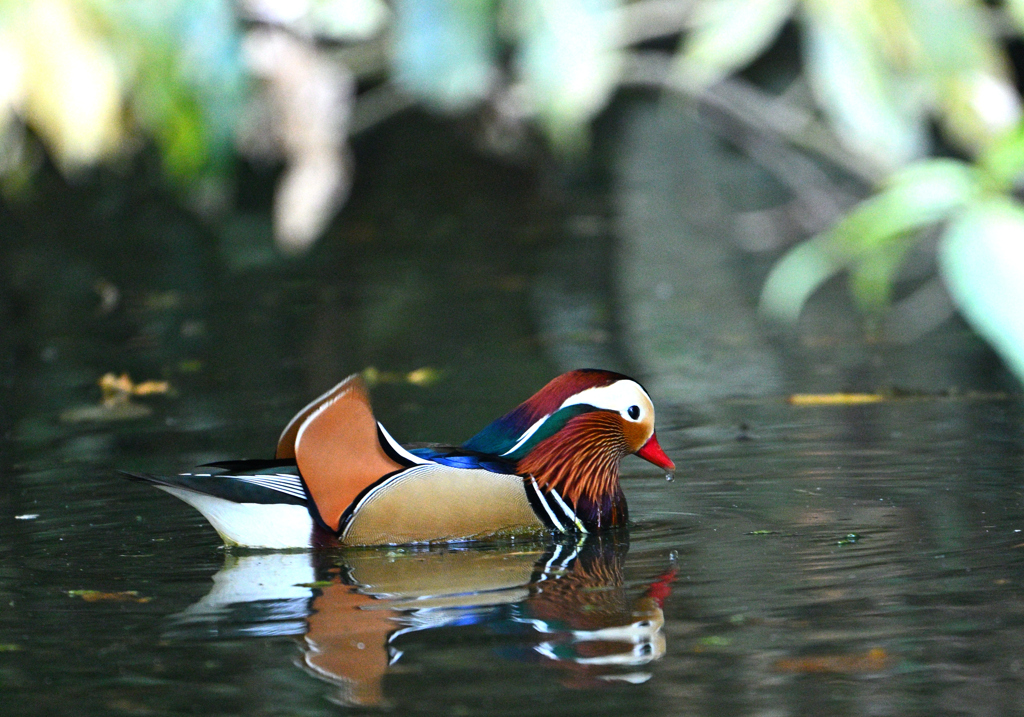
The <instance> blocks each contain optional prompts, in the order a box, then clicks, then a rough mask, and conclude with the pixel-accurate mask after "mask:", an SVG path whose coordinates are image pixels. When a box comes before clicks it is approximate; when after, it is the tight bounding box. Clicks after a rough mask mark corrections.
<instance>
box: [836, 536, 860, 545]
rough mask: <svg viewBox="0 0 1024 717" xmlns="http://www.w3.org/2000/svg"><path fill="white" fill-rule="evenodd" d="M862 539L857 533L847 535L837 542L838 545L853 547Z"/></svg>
mask: <svg viewBox="0 0 1024 717" xmlns="http://www.w3.org/2000/svg"><path fill="white" fill-rule="evenodd" d="M860 539H861V536H860V535H858V534H857V533H847V534H846V536H845V537H843V538H840V539H839V540H837V541H836V545H853V544H854V543H856V542H858V541H859V540H860Z"/></svg>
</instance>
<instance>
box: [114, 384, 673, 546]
mask: <svg viewBox="0 0 1024 717" xmlns="http://www.w3.org/2000/svg"><path fill="white" fill-rule="evenodd" d="M630 454H635V455H638V456H640V457H641V458H644V459H646V460H648V461H650V462H651V463H653V464H654V465H656V466H658V467H660V468H662V469H664V470H667V471H671V470H673V469H674V468H675V465H674V464H673V462H672V461H671V460H670V459H669V457H668V456H667V455H665V452H664V451H663V450H662V448H661V446H660V445H659V443H658V439H657V437H656V435H655V432H654V405H653V403H652V402H651V398H650V396H648V394H647V392H646V391H645V390H644V389H643V387H641V386H640V384H639V383H637V382H636V381H634V380H632V379H631V378H629V377H627V376H623V375H622V374H618V373H613V372H611V371H603V370H597V369H580V370H576V371H570V372H569V373H566V374H563V375H561V376H559V377H557V378H555V379H553V380H552V381H550V382H549V383H548V384H547V385H546V386H544V388H542V389H541V390H540V391H538V392H537V393H536V394H535V395H534V396H532V397H531V398H529V399H527V400H526V401H525V402H523V403H522V404H520V405H519V406H518V407H516V408H514V409H513V410H512V411H510V412H509V413H507V414H505V415H504V416H502V417H501V418H499V419H497V420H495V421H494V422H493V423H491V424H490V425H488V426H487V427H486V428H484V429H483V430H482V431H480V432H479V433H477V434H476V435H475V436H473V437H472V438H470V439H469V440H468V441H466V442H465V443H464V444H462V445H461V446H458V447H441V446H429V447H424V448H406V447H403V446H402V445H401V444H399V443H398V442H397V441H395V439H394V438H392V437H391V435H390V434H389V433H388V432H387V430H385V428H384V427H383V426H382V425H381V424H380V423H378V422H377V421H376V420H375V419H374V416H373V410H372V409H371V407H370V400H369V394H368V392H367V389H366V386H365V384H364V383H363V380H362V378H361V377H360V376H359V374H353V375H352V376H349V377H348V378H346V379H345V380H344V381H342V382H341V383H339V384H338V385H337V386H335V387H334V388H332V389H331V390H330V391H328V392H327V393H325V394H323V395H322V396H320V397H319V398H317V399H316V400H314V401H312V402H311V403H310V404H309V405H307V406H306V407H305V408H303V409H302V410H301V411H299V412H298V413H297V414H296V415H295V417H294V418H292V420H291V421H290V422H289V423H288V425H287V426H285V429H284V431H283V432H282V433H281V437H280V438H279V439H278V443H277V453H276V455H275V457H274V458H273V459H270V460H241V461H224V462H219V463H211V464H208V465H207V466H203V468H208V469H210V470H209V471H206V472H192V473H182V474H179V475H176V476H169V477H163V476H154V475H148V474H137V473H131V474H128V473H126V474H125V475H126V476H127V477H129V478H132V479H135V480H140V481H144V482H147V483H151V484H153V485H155V486H156V487H158V488H161V489H163V490H165V491H167V492H168V493H170V494H172V495H174V496H177V497H178V498H180V499H182V500H184V501H185V502H186V503H188V504H190V505H192V506H193V507H194V508H196V509H198V510H199V512H200V513H202V514H203V515H204V516H205V517H206V519H207V520H208V521H209V522H210V523H211V524H212V525H213V527H214V529H216V531H217V532H218V533H219V534H220V536H221V538H222V539H223V540H224V543H225V544H226V545H228V546H239V547H249V548H270V549H295V548H312V547H320V546H327V545H335V544H342V545H387V544H393V545H398V544H407V543H421V542H456V541H463V540H472V539H477V538H484V537H497V536H514V535H522V534H536V533H540V532H543V531H555V532H561V533H592V532H596V531H600V530H605V529H609V528H616V527H620V526H623V525H625V524H626V521H627V518H628V513H627V508H626V497H625V496H624V495H623V493H622V489H621V488H620V487H619V461H620V460H621V459H622V458H623V457H624V456H627V455H630Z"/></svg>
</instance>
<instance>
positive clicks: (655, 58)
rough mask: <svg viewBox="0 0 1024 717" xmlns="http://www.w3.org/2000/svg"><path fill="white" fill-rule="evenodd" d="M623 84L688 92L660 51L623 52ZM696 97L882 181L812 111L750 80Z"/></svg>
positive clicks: (729, 82) (735, 80) (868, 180)
mask: <svg viewBox="0 0 1024 717" xmlns="http://www.w3.org/2000/svg"><path fill="white" fill-rule="evenodd" d="M622 83H623V84H624V85H629V84H633V85H641V86H648V87H655V88H658V89H664V90H670V91H673V92H676V93H679V94H682V95H684V96H687V97H690V96H691V95H690V94H689V93H688V92H687V91H686V90H685V89H684V88H683V87H682V86H681V85H680V84H679V83H678V82H677V81H676V79H675V77H674V75H673V72H672V58H671V57H669V56H668V55H666V54H665V53H661V52H646V51H638V52H632V53H626V55H625V58H624V62H623V68H622ZM695 99H697V100H699V101H700V102H702V103H704V104H705V105H707V106H709V107H712V108H714V109H716V110H718V111H720V112H723V113H725V114H726V115H728V116H729V117H731V118H733V119H734V120H736V121H738V122H740V123H741V124H743V125H745V126H747V127H749V128H751V129H753V130H756V131H758V132H760V133H762V134H765V135H774V136H777V137H781V138H783V139H785V140H786V141H787V142H789V143H790V144H792V145H794V146H796V147H800V148H801V149H805V150H808V151H810V152H813V153H815V154H817V155H819V156H821V157H823V158H825V159H827V160H828V161H829V162H831V163H832V164H834V165H835V166H837V167H840V168H842V169H844V170H845V171H847V172H849V173H850V174H851V175H853V176H854V177H857V178H858V179H861V180H862V181H864V182H866V183H868V184H872V185H875V184H878V183H879V182H880V181H881V180H882V179H884V175H882V174H881V173H880V172H879V170H878V169H877V168H875V167H873V166H872V165H870V164H869V163H867V162H865V161H863V160H861V159H859V158H858V157H856V156H854V155H852V154H850V153H849V152H846V151H844V150H843V149H842V147H841V146H839V144H838V142H837V141H836V138H835V135H834V134H833V133H832V132H831V131H830V130H829V128H828V126H827V125H825V124H824V123H822V122H820V121H818V120H817V119H815V117H814V113H813V112H812V111H811V110H809V109H807V108H804V107H799V106H797V105H795V104H792V103H791V102H789V101H788V100H787V98H786V97H785V96H776V95H771V94H769V93H767V92H765V91H763V90H761V89H758V88H757V87H755V86H754V85H752V84H750V83H749V82H746V81H744V80H741V79H738V78H736V77H731V78H727V79H725V80H722V81H721V82H718V83H716V84H715V85H713V86H712V87H709V88H708V89H707V90H705V91H704V92H702V93H701V94H700V95H699V96H696V97H695Z"/></svg>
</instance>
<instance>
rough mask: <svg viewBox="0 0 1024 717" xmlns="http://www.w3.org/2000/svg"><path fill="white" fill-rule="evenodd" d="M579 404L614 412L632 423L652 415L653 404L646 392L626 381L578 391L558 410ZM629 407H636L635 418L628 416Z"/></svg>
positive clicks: (637, 385)
mask: <svg viewBox="0 0 1024 717" xmlns="http://www.w3.org/2000/svg"><path fill="white" fill-rule="evenodd" d="M580 403H585V404H587V405H590V406H593V407H594V408H601V409H604V410H606V411H615V412H617V413H620V414H622V416H623V417H625V418H627V419H629V420H633V421H642V420H644V419H646V418H647V417H648V416H653V414H654V404H653V403H652V402H651V397H650V396H648V395H647V392H646V391H645V390H643V389H642V388H641V387H640V384H638V383H637V382H636V381H629V380H626V379H622V380H619V381H616V382H615V383H612V384H609V385H608V386H601V387H600V388H588V389H586V390H585V391H580V392H579V393H577V394H576V395H575V396H570V397H569V398H567V399H566V400H565V401H564V402H563V403H562V405H561V406H559V409H562V408H565V407H566V406H575V405H577V404H580ZM631 406H636V407H637V408H638V409H639V410H640V413H639V414H638V415H637V417H636V418H633V417H631V416H630V415H629V409H630V407H631Z"/></svg>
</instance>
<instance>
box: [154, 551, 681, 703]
mask: <svg viewBox="0 0 1024 717" xmlns="http://www.w3.org/2000/svg"><path fill="white" fill-rule="evenodd" d="M627 551H628V540H627V537H626V535H625V533H624V532H621V533H620V532H616V533H608V534H602V535H598V536H592V537H590V538H588V539H587V540H585V541H580V542H578V543H577V542H571V541H566V542H556V543H548V544H541V543H533V542H531V543H527V544H515V545H508V544H506V545H490V546H479V545H474V546H472V547H469V546H454V545H446V546H444V547H439V546H437V547H431V548H425V547H421V548H390V549H385V548H370V549H358V550H349V551H338V552H332V553H271V554H266V553H264V554H259V553H255V554H250V555H240V556H237V555H229V556H228V558H227V561H226V563H225V566H224V568H222V569H221V570H220V571H219V572H218V573H217V574H216V575H215V576H214V579H213V580H214V588H213V589H212V590H211V591H210V593H209V594H208V595H207V596H206V597H204V598H203V599H202V600H200V601H199V602H197V603H196V604H194V605H192V606H191V607H190V608H188V609H187V610H185V611H184V612H182V613H179V614H178V615H176V616H175V617H174V624H175V626H174V628H172V630H171V632H172V634H173V633H176V634H179V635H180V634H182V631H184V633H187V634H190V635H192V636H194V635H195V631H196V630H197V629H198V630H201V631H202V632H205V633H206V634H209V635H214V636H224V635H225V634H234V635H238V634H245V635H282V634H294V635H302V636H303V638H304V642H303V655H302V657H301V660H300V664H301V665H302V667H303V668H305V669H306V670H307V671H309V672H310V673H312V674H314V675H316V676H317V677H320V678H322V679H325V680H327V681H329V682H331V683H333V684H336V685H337V686H338V687H339V688H341V689H340V693H339V695H338V698H339V700H340V701H342V702H344V703H347V704H358V705H377V704H381V703H382V702H383V701H384V693H383V678H384V676H385V675H386V674H387V673H388V672H389V671H390V670H392V668H393V666H395V665H396V664H399V662H400V660H401V659H402V656H403V652H402V646H403V642H409V640H407V639H405V636H407V635H409V634H410V633H414V632H418V631H424V630H432V629H436V628H455V629H458V628H459V627H467V628H468V626H475V627H476V629H481V628H482V629H484V630H486V631H487V632H488V633H490V634H493V635H499V636H502V637H503V638H507V639H504V640H503V641H502V643H501V647H499V648H498V649H497V653H498V655H499V656H500V657H501V658H505V659H516V660H525V661H530V662H536V663H538V664H541V665H544V666H548V667H551V668H555V669H557V670H559V671H561V672H562V674H563V678H562V681H563V683H564V684H566V685H567V686H570V687H584V686H586V687H591V686H594V685H595V684H599V683H602V682H607V681H626V682H644V681H646V680H647V679H649V678H650V676H651V675H650V673H649V672H647V671H646V669H645V665H647V664H648V663H651V662H653V661H655V660H657V659H659V658H660V657H661V656H662V655H664V654H665V637H664V634H663V632H662V627H663V625H664V616H663V613H662V605H663V603H664V600H665V598H666V597H668V594H669V591H670V586H671V582H672V580H673V578H674V576H675V570H674V567H673V566H672V561H671V558H662V559H659V560H658V563H660V565H661V568H660V570H661V572H660V574H658V575H656V576H655V575H649V576H648V577H647V578H645V579H642V580H640V581H639V582H637V581H627V580H626V578H625V571H624V568H625V558H626V553H627ZM644 562H645V564H646V565H651V564H652V563H651V562H650V561H647V560H645V561H644ZM654 570H655V571H657V570H659V568H654ZM445 639H450V638H445Z"/></svg>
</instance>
